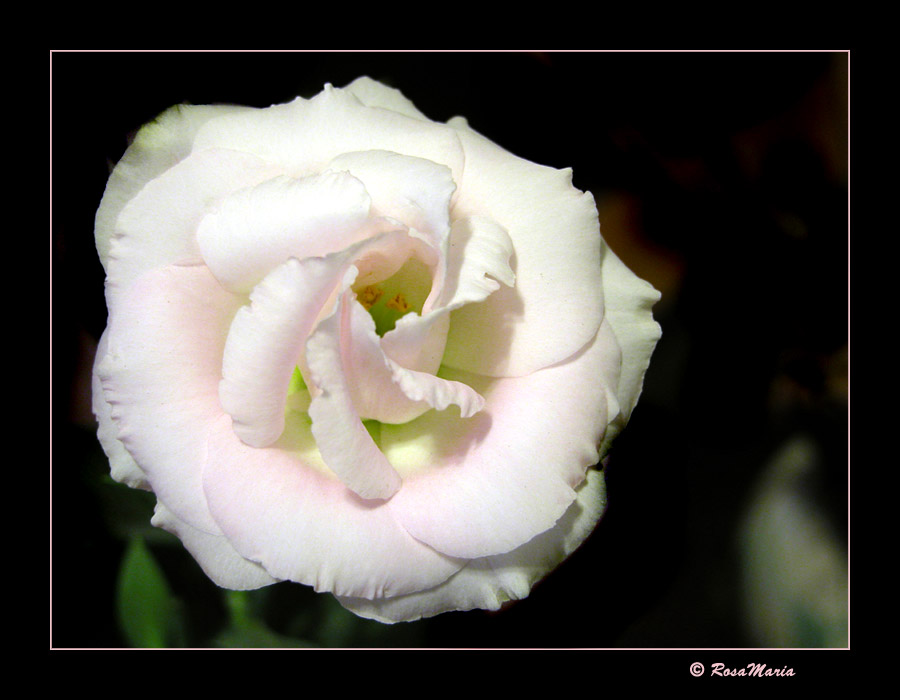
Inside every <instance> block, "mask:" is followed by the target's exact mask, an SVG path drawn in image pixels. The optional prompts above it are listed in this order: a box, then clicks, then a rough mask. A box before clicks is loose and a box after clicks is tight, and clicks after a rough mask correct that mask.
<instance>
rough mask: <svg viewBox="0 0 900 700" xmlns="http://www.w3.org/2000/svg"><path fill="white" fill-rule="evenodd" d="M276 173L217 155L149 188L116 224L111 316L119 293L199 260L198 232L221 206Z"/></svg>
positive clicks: (196, 159)
mask: <svg viewBox="0 0 900 700" xmlns="http://www.w3.org/2000/svg"><path fill="white" fill-rule="evenodd" d="M276 174H277V172H276V171H275V170H273V169H272V168H271V166H269V165H267V164H266V163H264V162H263V161H261V160H259V159H258V158H256V157H254V156H252V155H248V154H246V153H237V152H235V151H222V150H212V151H204V152H201V153H194V154H192V155H190V156H188V157H187V158H185V159H184V160H182V161H181V162H180V163H178V164H177V165H175V166H173V167H172V168H170V169H169V170H167V171H166V172H165V173H163V174H162V175H160V176H159V177H157V178H156V179H154V180H152V181H151V182H149V183H147V185H146V186H145V187H144V188H143V189H142V190H141V191H140V192H139V193H138V194H137V195H136V196H135V197H134V199H132V200H131V201H130V202H129V203H128V204H127V205H126V206H125V207H124V208H123V209H122V212H121V214H120V215H119V218H118V220H117V221H116V224H115V236H114V237H113V239H112V241H111V244H110V253H109V260H108V262H107V268H108V275H107V282H106V297H107V305H108V306H109V308H110V309H111V310H112V312H113V313H115V305H116V299H117V296H118V294H119V292H121V291H122V290H124V289H126V288H127V287H128V285H129V284H130V283H131V282H132V281H133V280H134V279H136V278H137V277H139V276H140V275H141V274H143V273H144V272H147V271H148V270H152V269H153V268H157V267H164V266H165V265H170V264H172V263H185V262H199V261H200V250H199V248H198V247H197V239H196V235H197V228H198V226H199V225H200V221H201V220H202V219H203V216H204V215H205V214H206V213H207V211H208V210H209V208H210V207H211V206H212V205H213V204H214V203H215V202H216V201H218V200H219V199H220V198H222V197H224V196H226V195H228V194H230V193H231V192H233V191H235V190H237V189H240V188H242V187H247V186H249V185H254V184H256V183H258V182H261V181H263V180H267V179H269V178H271V177H273V176H274V175H276Z"/></svg>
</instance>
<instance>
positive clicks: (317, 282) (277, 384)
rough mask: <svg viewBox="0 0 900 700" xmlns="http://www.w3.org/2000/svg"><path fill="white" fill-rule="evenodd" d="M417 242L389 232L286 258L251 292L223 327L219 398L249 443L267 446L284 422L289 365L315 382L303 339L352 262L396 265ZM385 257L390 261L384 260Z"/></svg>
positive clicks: (330, 303) (327, 307) (328, 308)
mask: <svg viewBox="0 0 900 700" xmlns="http://www.w3.org/2000/svg"><path fill="white" fill-rule="evenodd" d="M415 244H416V241H414V240H412V239H410V238H409V237H408V236H407V235H406V234H405V233H402V232H388V233H384V234H380V235H378V236H375V237H373V238H370V239H367V240H364V241H362V242H360V243H357V244H355V245H353V246H350V247H349V248H347V249H346V250H342V251H340V252H337V253H332V254H330V255H327V256H325V257H310V258H305V259H303V260H297V259H295V258H290V259H288V260H287V261H285V262H284V263H282V264H281V265H279V266H278V267H276V268H275V269H274V270H272V272H270V273H269V274H268V275H267V276H266V278H265V279H264V280H263V281H262V282H261V283H260V284H259V285H257V287H256V288H255V289H254V291H253V293H252V294H251V295H250V301H251V303H250V306H247V307H244V308H242V309H241V310H240V311H238V313H237V315H236V316H235V318H234V321H233V322H232V324H231V328H230V330H229V332H228V340H227V342H226V344H225V351H224V357H223V361H222V382H221V384H220V388H219V397H220V399H221V401H222V407H223V408H224V410H225V412H226V413H228V414H229V415H230V416H231V417H232V418H233V419H234V429H235V431H237V434H238V436H239V437H240V438H241V440H243V441H244V442H246V443H247V444H248V445H252V446H254V447H266V446H268V445H271V444H272V443H273V442H274V441H275V440H277V439H278V436H279V435H281V432H282V430H283V429H284V408H285V400H286V397H287V394H288V388H289V386H290V382H291V376H292V375H293V372H294V368H295V367H298V366H299V368H300V371H301V373H302V375H303V377H304V379H305V380H306V381H307V382H308V383H310V384H312V385H313V386H315V380H314V378H313V377H312V375H311V373H310V369H309V366H308V364H307V360H306V352H305V347H306V342H307V339H308V338H309V336H310V334H311V333H312V331H313V329H314V328H315V326H316V323H317V322H318V320H319V319H320V318H322V317H324V316H325V315H326V314H328V313H331V311H332V308H333V306H334V302H335V300H336V298H337V296H338V294H339V293H340V292H341V289H340V283H341V281H342V279H343V278H344V276H345V274H346V273H347V272H348V270H350V269H351V265H353V263H358V264H360V265H364V266H366V264H368V263H367V261H370V260H376V261H378V262H377V264H378V265H381V266H385V265H386V266H388V267H389V268H390V267H393V266H394V265H396V266H398V267H399V265H400V263H399V262H396V260H402V259H403V258H404V257H405V256H406V255H408V254H409V250H410V249H411V246H414V245H415ZM390 261H395V262H393V263H391V262H390Z"/></svg>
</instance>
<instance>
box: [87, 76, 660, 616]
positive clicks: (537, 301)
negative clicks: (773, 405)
mask: <svg viewBox="0 0 900 700" xmlns="http://www.w3.org/2000/svg"><path fill="white" fill-rule="evenodd" d="M96 241H97V248H98V251H99V253H100V257H101V260H102V261H103V264H104V266H105V269H106V273H107V283H106V295H107V305H108V308H109V322H108V326H107V329H106V332H105V333H104V335H103V338H102V339H101V342H100V346H99V349H98V353H97V361H96V364H95V372H94V410H95V413H96V414H97V417H98V420H99V424H100V429H99V435H100V440H101V443H102V444H103V447H104V449H105V451H106V453H107V455H108V456H109V459H110V462H111V466H112V474H113V476H114V478H116V479H117V480H119V481H122V482H124V483H127V484H129V485H131V486H134V487H142V488H150V489H152V490H153V492H154V493H155V495H156V497H157V502H158V505H157V508H156V513H155V515H154V518H153V523H154V524H155V525H158V526H160V527H163V528H165V529H167V530H170V531H171V532H174V533H175V534H176V535H178V536H179V537H180V538H181V540H182V541H183V542H184V544H185V546H186V547H187V549H188V550H189V551H190V552H191V553H192V554H193V556H194V557H195V558H196V559H197V561H198V562H199V563H200V565H201V566H202V567H203V569H204V570H205V571H206V573H207V574H208V575H209V576H210V577H211V578H212V579H213V580H214V581H215V582H216V583H217V584H218V585H220V586H223V587H226V588H233V589H252V588H257V587H260V586H264V585H267V584H270V583H273V582H276V581H279V580H291V581H297V582H300V583H303V584H306V585H309V586H314V587H315V589H316V590H317V591H329V592H331V593H333V594H334V595H335V596H337V598H338V600H339V601H340V602H341V603H342V604H343V605H344V606H345V607H347V608H348V609H350V610H352V611H354V612H355V613H357V614H359V615H362V616H365V617H371V618H374V619H378V620H382V621H387V622H393V621H400V620H415V619H418V618H421V617H427V616H431V615H436V614H439V613H441V612H445V611H449V610H468V609H472V608H485V609H497V608H498V607H499V606H500V605H501V604H502V603H503V602H504V601H507V600H510V599H520V598H523V597H525V596H527V595H528V593H529V591H530V589H531V587H532V585H533V584H534V583H535V582H536V581H537V580H539V579H540V578H541V577H542V576H544V575H545V574H546V573H547V572H549V571H550V570H552V569H553V568H554V567H555V566H557V565H558V564H559V563H560V562H561V561H562V560H563V559H564V558H565V557H566V556H567V555H568V554H570V553H571V552H572V551H573V550H574V549H575V548H576V547H578V545H579V544H580V543H581V542H582V541H583V540H584V538H585V537H586V536H587V535H588V534H589V533H590V532H591V530H592V529H593V528H594V526H595V524H596V523H597V521H598V520H599V518H600V516H601V514H602V513H603V510H604V507H605V491H604V482H603V475H602V472H601V471H598V470H596V469H595V468H594V467H595V465H597V463H598V461H599V459H600V458H601V456H602V455H603V454H604V453H605V450H606V448H607V446H608V444H609V441H610V440H611V439H612V437H613V436H614V435H615V434H616V433H617V432H618V431H619V430H620V429H621V428H622V427H623V426H624V424H625V423H626V421H627V420H628V418H629V416H630V414H631V411H632V409H633V408H634V405H635V403H636V401H637V398H638V395H639V393H640V389H641V384H642V381H643V375H644V372H645V370H646V368H647V365H648V362H649V358H650V355H651V353H652V350H653V347H654V346H655V344H656V341H657V339H658V337H659V327H658V326H657V324H656V323H655V322H654V321H653V319H652V316H651V313H650V309H651V307H652V305H653V303H654V302H655V301H656V300H657V298H658V293H657V292H656V291H655V290H654V289H653V288H652V287H651V286H650V285H649V284H647V283H646V282H643V281H641V280H640V279H638V278H637V277H635V276H634V275H633V274H632V273H631V272H629V271H628V270H627V269H626V268H625V267H624V265H623V264H622V263H621V262H620V261H619V260H618V258H616V256H615V255H614V254H613V253H612V251H611V250H610V249H609V248H608V247H607V246H606V244H605V243H604V241H603V240H602V239H601V237H600V230H599V225H598V221H597V212H596V208H595V205H594V200H593V197H592V196H591V195H590V193H582V192H580V191H578V190H576V189H575V188H574V187H573V186H572V184H571V171H570V170H555V169H552V168H547V167H543V166H539V165H536V164H534V163H530V162H527V161H525V160H522V159H521V158H518V157H516V156H514V155H512V154H510V153H508V152H506V151H504V150H503V149H502V148H500V147H498V146H497V145H495V144H494V143H492V142H491V141H488V140H487V139H486V138H484V137H483V136H481V135H479V134H477V133H476V132H475V131H473V130H472V129H470V128H469V126H468V124H467V123H466V121H465V120H464V119H461V118H454V119H452V120H450V121H449V122H448V123H447V124H439V123H435V122H432V121H430V120H428V119H427V118H426V117H425V116H424V115H422V114H421V113H420V112H419V111H418V110H417V109H416V108H415V107H414V106H413V105H412V103H410V102H409V101H408V100H407V99H406V98H405V97H403V95H401V94H400V93H399V92H397V91H396V90H393V89H391V88H388V87H386V86H384V85H381V84H380V83H377V82H375V81H373V80H370V79H368V78H360V79H358V80H356V81H354V82H353V83H352V84H351V85H349V86H347V87H346V88H344V89H336V88H333V87H331V86H330V85H329V86H326V87H325V90H324V91H323V92H322V93H320V94H319V95H317V96H316V97H314V98H313V99H311V100H305V99H302V98H297V99H296V100H294V101H293V102H291V103H289V104H284V105H275V106H272V107H270V108H268V109H250V108H243V107H230V106H204V107H200V106H180V107H175V108H172V109H171V110H169V111H167V112H166V113H164V114H163V115H161V116H160V117H159V118H158V119H157V120H156V121H155V122H154V123H152V124H149V125H147V126H145V127H144V128H143V129H142V130H141V131H140V133H139V134H138V136H137V137H136V139H135V141H134V143H133V144H132V146H131V147H130V148H129V149H128V151H127V152H126V153H125V155H124V157H123V158H122V160H121V162H120V163H119V164H118V166H117V167H116V169H115V170H114V172H113V174H112V176H111V177H110V180H109V183H108V185H107V188H106V192H105V194H104V197H103V201H102V203H101V205H100V209H99V211H98V213H97V225H96Z"/></svg>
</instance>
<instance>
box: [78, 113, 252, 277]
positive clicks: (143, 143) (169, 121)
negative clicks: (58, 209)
mask: <svg viewBox="0 0 900 700" xmlns="http://www.w3.org/2000/svg"><path fill="white" fill-rule="evenodd" d="M248 110H249V108H248V107H237V106H232V105H176V106H174V107H171V108H170V109H167V110H166V111H165V112H163V113H162V114H160V115H159V116H158V117H157V118H156V119H154V120H153V121H152V122H150V123H149V124H146V125H145V126H143V127H142V128H141V129H140V131H138V133H137V134H136V135H135V137H134V141H132V143H131V145H130V146H129V147H128V148H127V149H126V151H125V154H124V155H123V156H122V159H121V160H120V161H119V162H118V163H117V164H116V167H115V168H114V169H113V171H112V174H111V175H110V176H109V180H108V181H107V183H106V190H105V191H104V192H103V199H102V200H101V201H100V208H99V209H98V210H97V216H96V219H95V222H94V224H95V226H94V236H95V239H96V243H97V252H98V253H99V254H100V262H102V263H103V266H104V267H106V262H107V258H108V257H109V249H110V245H111V243H112V236H113V232H114V228H115V224H116V220H117V219H118V218H119V213H120V212H121V211H122V209H123V208H124V207H125V205H126V204H127V203H128V202H130V201H131V200H132V199H133V198H134V196H135V195H137V193H138V192H140V191H141V190H142V189H143V187H144V185H146V184H147V183H148V182H150V181H151V180H153V179H155V178H156V177H158V176H159V175H161V174H162V173H164V172H165V171H166V170H168V169H169V168H171V167H172V166H173V165H175V164H176V163H178V162H179V161H180V160H181V159H182V158H184V157H185V156H187V155H188V154H189V153H190V152H191V147H192V144H193V140H194V135H195V134H196V133H197V130H198V129H199V128H200V127H201V126H202V125H203V124H205V123H206V122H207V121H209V120H210V119H212V118H213V117H218V116H222V115H225V114H237V113H240V112H243V111H248Z"/></svg>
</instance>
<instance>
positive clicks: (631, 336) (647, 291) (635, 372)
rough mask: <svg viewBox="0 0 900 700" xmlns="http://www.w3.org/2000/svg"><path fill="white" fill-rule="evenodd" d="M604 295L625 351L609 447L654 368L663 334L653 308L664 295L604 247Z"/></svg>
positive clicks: (616, 389) (608, 312)
mask: <svg viewBox="0 0 900 700" xmlns="http://www.w3.org/2000/svg"><path fill="white" fill-rule="evenodd" d="M603 294H604V299H605V303H606V318H605V320H606V321H608V322H609V324H610V326H611V327H612V329H613V333H614V334H615V336H616V341H617V343H618V345H619V346H620V348H621V354H622V369H621V372H620V376H619V379H618V382H617V384H616V387H615V391H616V396H617V398H618V405H619V408H620V412H619V415H618V417H617V418H616V419H615V420H614V421H613V422H612V424H611V425H610V429H609V431H608V432H607V436H606V441H605V442H606V444H605V446H604V450H605V448H606V447H608V445H609V442H610V441H611V440H612V439H613V438H614V437H615V436H616V435H617V434H618V433H619V432H620V431H621V429H622V428H624V427H625V424H626V423H627V422H628V419H629V418H630V417H631V412H632V410H633V409H634V407H635V405H636V404H637V400H638V397H639V396H640V394H641V388H642V386H643V383H644V374H645V372H646V371H647V367H648V366H649V365H650V356H651V355H652V354H653V350H654V348H655V347H656V343H657V341H658V340H659V338H660V336H661V335H662V330H661V329H660V326H659V324H658V323H657V322H656V321H654V320H653V314H652V311H651V310H652V308H653V305H654V304H655V303H656V302H657V301H658V300H659V297H660V294H659V292H658V291H656V290H655V289H654V288H653V286H652V285H651V284H650V283H649V282H645V281H644V280H642V279H640V278H639V277H637V276H636V275H635V274H634V273H633V272H631V270H629V269H628V268H627V267H625V265H624V263H622V261H621V260H619V258H618V257H617V256H616V254H615V253H613V251H612V249H611V248H610V247H609V246H608V245H606V244H605V243H604V245H603Z"/></svg>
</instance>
